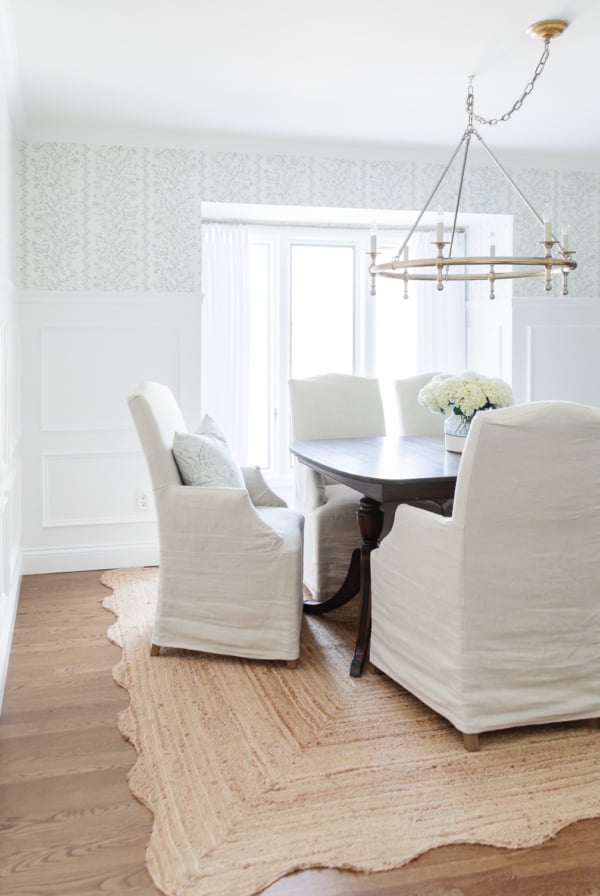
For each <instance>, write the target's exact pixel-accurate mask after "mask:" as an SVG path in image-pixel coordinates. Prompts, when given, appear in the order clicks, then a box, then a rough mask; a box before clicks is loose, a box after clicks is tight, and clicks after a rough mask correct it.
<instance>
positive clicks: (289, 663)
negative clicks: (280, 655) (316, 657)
mask: <svg viewBox="0 0 600 896" xmlns="http://www.w3.org/2000/svg"><path fill="white" fill-rule="evenodd" d="M285 664H286V666H287V667H288V669H295V668H296V666H297V665H298V660H286V661H285Z"/></svg>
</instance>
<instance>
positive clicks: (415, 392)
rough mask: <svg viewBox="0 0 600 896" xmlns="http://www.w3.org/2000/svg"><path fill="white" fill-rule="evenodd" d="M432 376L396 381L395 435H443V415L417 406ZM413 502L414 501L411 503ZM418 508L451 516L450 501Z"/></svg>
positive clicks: (419, 405) (422, 375)
mask: <svg viewBox="0 0 600 896" xmlns="http://www.w3.org/2000/svg"><path fill="white" fill-rule="evenodd" d="M435 375H436V374H435V373H419V374H417V376H409V377H406V378H405V379H401V380H396V382H395V383H394V389H395V393H396V411H397V414H398V434H399V435H401V436H443V435H444V420H445V419H446V418H445V416H444V414H432V412H431V411H430V410H429V409H428V408H424V407H423V405H421V404H419V392H420V391H421V389H422V388H423V386H426V385H427V383H429V382H430V381H431V380H432V379H433V377H434V376H435ZM411 503H415V502H411ZM415 506H417V507H423V509H424V510H430V511H431V512H432V513H443V514H444V516H450V515H451V514H452V499H451V498H450V499H449V500H444V501H419V502H416V505H415Z"/></svg>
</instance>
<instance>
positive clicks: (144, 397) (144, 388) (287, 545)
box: [128, 382, 304, 665]
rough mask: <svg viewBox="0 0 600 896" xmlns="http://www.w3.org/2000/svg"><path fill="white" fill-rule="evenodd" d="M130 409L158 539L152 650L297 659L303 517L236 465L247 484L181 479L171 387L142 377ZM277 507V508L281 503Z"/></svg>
mask: <svg viewBox="0 0 600 896" xmlns="http://www.w3.org/2000/svg"><path fill="white" fill-rule="evenodd" d="M128 403H129V408H130V410H131V414H132V416H133V419H134V422H135V426H136V428H137V432H138V435H139V438H140V441H141V444H142V448H143V451H144V454H145V457H146V461H147V463H148V467H149V469H150V476H151V479H152V486H153V490H154V497H155V501H156V510H157V516H158V530H159V540H160V567H159V585H158V606H157V611H156V619H155V624H154V632H153V635H152V653H153V654H156V653H158V651H159V649H160V647H161V646H163V647H182V648H187V649H190V650H201V651H206V652H208V653H218V654H228V655H232V656H239V657H250V658H255V659H277V660H287V661H288V662H289V663H290V664H291V665H293V663H294V661H295V660H296V659H297V657H298V655H299V644H300V626H301V620H302V531H303V522H304V521H303V517H302V514H300V513H298V512H296V511H294V510H290V509H288V508H287V507H286V506H285V504H284V502H283V501H281V499H278V498H277V497H276V496H274V495H273V493H272V492H270V490H269V489H268V487H267V486H266V483H265V481H264V479H263V478H262V476H261V475H260V471H259V470H258V468H256V467H254V468H247V469H244V468H242V471H241V472H242V473H243V476H244V480H245V481H246V483H247V485H249V486H250V487H251V488H252V490H253V491H254V493H255V500H256V501H257V503H258V504H265V503H266V504H269V503H271V504H272V503H274V502H275V503H276V504H277V505H279V506H255V505H254V503H253V502H252V500H251V497H250V495H249V492H248V489H247V487H246V488H244V487H239V488H232V487H209V486H190V485H183V484H182V479H181V476H180V473H179V468H178V466H177V464H176V462H175V459H174V457H173V453H172V446H173V440H174V436H175V433H186V432H187V429H186V425H185V422H184V420H183V417H182V414H181V411H180V409H179V406H178V404H177V401H176V400H175V397H174V395H173V393H172V392H171V390H170V389H169V388H168V387H167V386H163V385H160V384H158V383H152V382H145V383H141V384H140V385H139V386H138V387H137V388H136V389H135V391H134V392H133V394H132V395H130V396H129V399H128ZM282 505H283V506H282Z"/></svg>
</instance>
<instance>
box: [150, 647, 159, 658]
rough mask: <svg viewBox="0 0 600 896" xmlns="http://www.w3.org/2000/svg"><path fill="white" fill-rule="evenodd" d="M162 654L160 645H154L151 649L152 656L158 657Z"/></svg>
mask: <svg viewBox="0 0 600 896" xmlns="http://www.w3.org/2000/svg"><path fill="white" fill-rule="evenodd" d="M159 653H160V646H159V645H158V644H153V645H152V647H151V648H150V656H158V654H159Z"/></svg>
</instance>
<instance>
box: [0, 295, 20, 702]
mask: <svg viewBox="0 0 600 896" xmlns="http://www.w3.org/2000/svg"><path fill="white" fill-rule="evenodd" d="M2 287H3V297H4V299H5V303H4V305H3V307H2V312H3V314H5V318H4V320H1V321H0V705H1V703H2V697H3V693H4V686H5V682H6V672H7V668H8V657H9V652H10V645H11V641H12V634H13V629H14V623H15V617H16V613H17V604H18V600H19V590H20V586H21V463H20V432H19V426H20V415H19V392H18V388H19V377H18V349H19V341H18V338H17V329H16V326H15V324H14V320H13V302H14V287H13V285H12V284H11V283H10V282H6V281H5V282H3V284H2Z"/></svg>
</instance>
